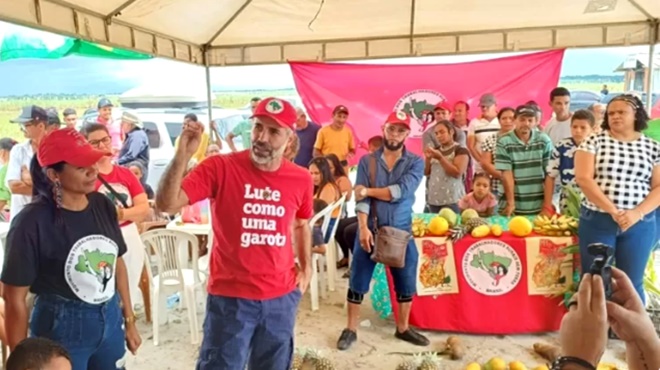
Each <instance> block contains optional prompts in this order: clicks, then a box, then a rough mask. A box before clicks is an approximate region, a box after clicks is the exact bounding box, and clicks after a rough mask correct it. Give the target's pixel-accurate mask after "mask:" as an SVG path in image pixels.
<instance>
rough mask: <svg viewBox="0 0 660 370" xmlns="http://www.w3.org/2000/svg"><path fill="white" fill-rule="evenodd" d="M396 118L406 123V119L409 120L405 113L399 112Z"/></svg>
mask: <svg viewBox="0 0 660 370" xmlns="http://www.w3.org/2000/svg"><path fill="white" fill-rule="evenodd" d="M396 118H398V119H400V120H402V121H405V120H406V118H408V116H406V114H405V113H403V112H402V111H398V112H396Z"/></svg>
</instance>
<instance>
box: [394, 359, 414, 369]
mask: <svg viewBox="0 0 660 370" xmlns="http://www.w3.org/2000/svg"><path fill="white" fill-rule="evenodd" d="M396 370H417V361H414V360H406V361H404V362H402V363H400V364H399V365H397V367H396Z"/></svg>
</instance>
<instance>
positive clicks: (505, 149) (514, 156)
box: [495, 105, 552, 216]
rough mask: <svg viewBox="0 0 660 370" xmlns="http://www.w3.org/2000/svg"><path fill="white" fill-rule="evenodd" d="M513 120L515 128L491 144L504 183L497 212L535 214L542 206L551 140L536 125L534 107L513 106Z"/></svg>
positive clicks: (504, 213) (497, 168) (536, 118)
mask: <svg viewBox="0 0 660 370" xmlns="http://www.w3.org/2000/svg"><path fill="white" fill-rule="evenodd" d="M515 121H516V122H515V129H514V130H513V131H511V132H509V133H508V134H505V135H503V136H501V137H500V138H498V139H497V147H496V148H495V169H496V170H498V171H501V172H502V185H503V187H504V195H503V196H502V198H500V200H499V208H500V213H502V214H503V215H505V216H511V215H513V214H517V215H537V214H539V213H540V212H541V209H542V208H543V182H544V181H545V175H546V171H545V170H546V167H547V165H548V160H549V159H550V155H551V154H552V140H550V137H548V135H546V134H545V133H543V132H541V131H540V130H538V129H537V128H536V126H537V125H538V123H539V122H538V116H537V109H536V108H535V107H532V106H529V105H521V106H519V107H518V108H516V112H515Z"/></svg>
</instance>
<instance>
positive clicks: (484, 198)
mask: <svg viewBox="0 0 660 370" xmlns="http://www.w3.org/2000/svg"><path fill="white" fill-rule="evenodd" d="M496 206H497V199H495V196H494V195H493V194H492V193H491V192H490V177H489V176H488V175H487V174H486V173H484V172H479V173H477V174H476V175H474V178H473V180H472V192H471V193H469V194H467V195H465V196H464V197H463V198H462V199H461V200H459V201H458V208H459V209H460V210H461V212H463V211H465V210H466V209H474V210H475V211H477V213H479V216H480V217H490V216H492V215H493V214H495V207H496Z"/></svg>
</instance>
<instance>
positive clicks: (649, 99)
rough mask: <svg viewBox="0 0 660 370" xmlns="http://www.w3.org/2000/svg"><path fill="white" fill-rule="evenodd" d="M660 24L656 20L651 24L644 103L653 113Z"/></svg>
mask: <svg viewBox="0 0 660 370" xmlns="http://www.w3.org/2000/svg"><path fill="white" fill-rule="evenodd" d="M657 32H658V24H657V23H656V22H653V23H652V24H651V29H650V33H651V35H650V36H651V44H650V45H649V64H648V68H649V70H648V73H647V74H646V88H647V91H646V101H645V102H644V104H645V105H646V110H647V111H648V112H649V114H651V110H652V108H653V71H654V68H653V67H654V64H653V62H654V61H655V60H654V59H655V58H654V55H653V54H655V44H656V41H657V39H658V35H657Z"/></svg>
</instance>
